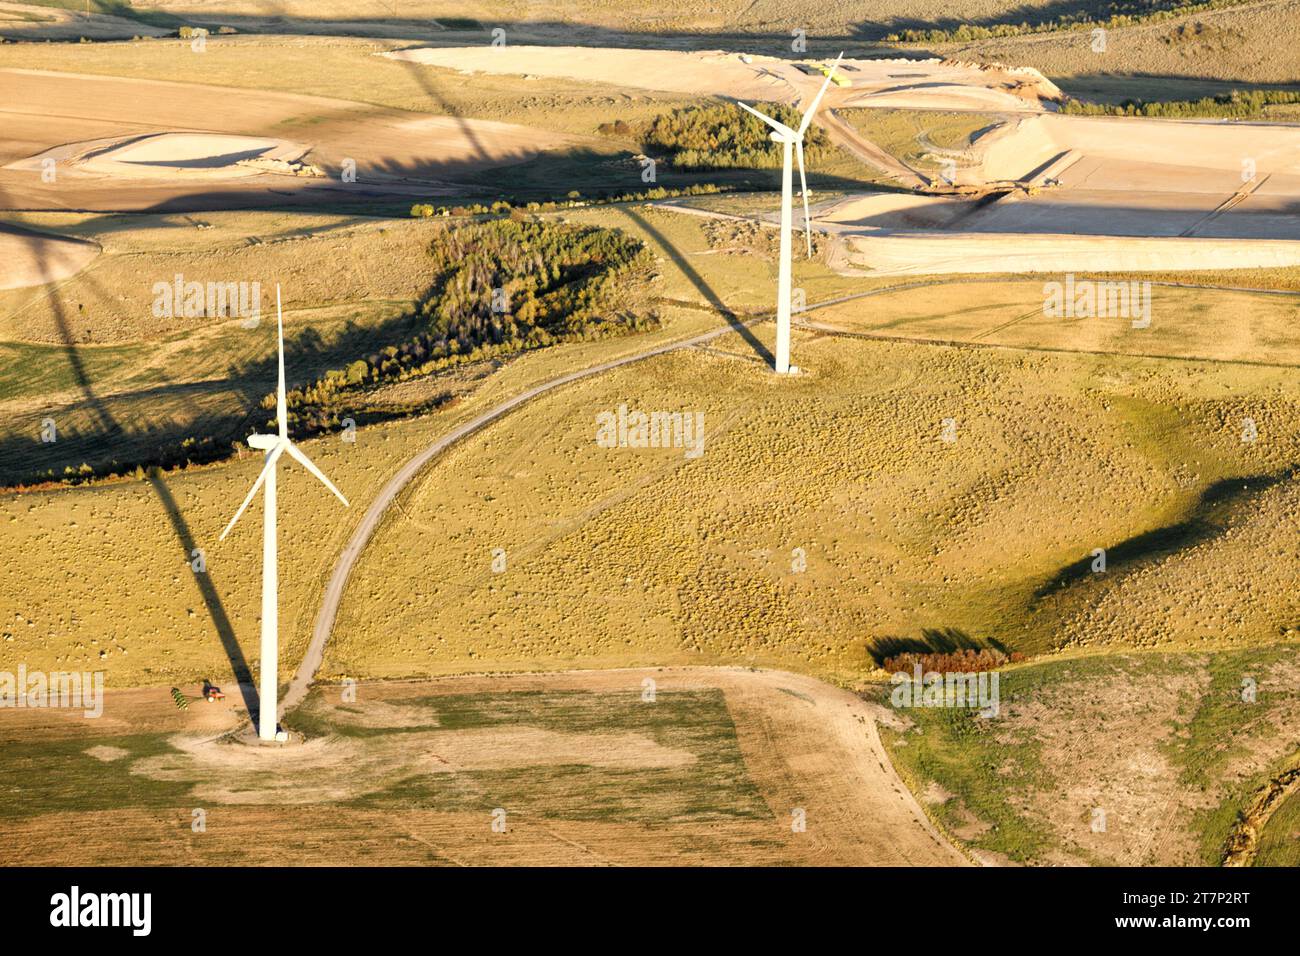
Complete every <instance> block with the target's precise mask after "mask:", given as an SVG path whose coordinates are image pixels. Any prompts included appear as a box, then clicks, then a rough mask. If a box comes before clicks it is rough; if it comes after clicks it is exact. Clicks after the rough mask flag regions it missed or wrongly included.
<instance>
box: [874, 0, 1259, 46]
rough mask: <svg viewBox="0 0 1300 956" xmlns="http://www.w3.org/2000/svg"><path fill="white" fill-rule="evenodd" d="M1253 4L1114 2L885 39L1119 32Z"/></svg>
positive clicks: (1236, 0) (1231, 0) (1222, 0)
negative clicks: (1035, 18) (1047, 15)
mask: <svg viewBox="0 0 1300 956" xmlns="http://www.w3.org/2000/svg"><path fill="white" fill-rule="evenodd" d="M1247 2H1249V0H1196V2H1192V3H1188V2H1186V0H1155V2H1150V0H1113V2H1111V3H1107V4H1104V5H1103V6H1102V7H1101V8H1100V9H1092V10H1079V11H1075V12H1072V13H1063V14H1061V15H1059V16H1056V17H1052V18H1051V19H1048V20H1040V21H1038V22H1036V23H1029V22H1023V21H1022V22H1021V23H993V24H988V25H979V24H973V23H963V24H961V25H960V26H956V27H948V28H931V29H914V30H899V31H897V32H894V33H889V34H886V35H885V39H886V40H887V41H889V42H891V43H967V42H970V41H972V40H992V39H997V38H1000V37H1014V36H1023V35H1024V34H1028V33H1056V32H1058V31H1060V30H1085V29H1089V28H1096V27H1103V28H1105V29H1109V30H1116V29H1120V28H1122V27H1133V26H1139V25H1141V24H1144V23H1158V22H1159V21H1161V20H1171V19H1174V18H1175V17H1183V16H1188V15H1189V14H1194V13H1205V12H1208V11H1210V10H1223V9H1226V8H1228V7H1237V6H1241V5H1243V4H1245V3H1247Z"/></svg>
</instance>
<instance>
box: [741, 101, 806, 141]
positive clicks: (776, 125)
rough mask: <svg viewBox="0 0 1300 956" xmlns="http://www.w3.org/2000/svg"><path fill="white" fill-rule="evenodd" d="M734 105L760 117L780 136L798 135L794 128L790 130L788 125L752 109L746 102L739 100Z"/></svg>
mask: <svg viewBox="0 0 1300 956" xmlns="http://www.w3.org/2000/svg"><path fill="white" fill-rule="evenodd" d="M736 105H737V106H739V107H740V108H741V109H742V110H748V111H749V112H751V113H753V114H754V115H755V116H757V117H758V118H759V119H761V120H762V121H763V122H764V123H766V124H767V125H768V126H770V127H772V129H774V130H776V131H777V132H778V133H780V134H781V135H782V136H788V137H790V138H791V139H795V138H796V136H797V135H798V134H796V133H795V131H794V130H792V129H791V128H790V127H788V126H786V125H785V124H784V123H781V122H778V121H777V120H774V119H772V117H770V116H767V115H765V114H763V113H760V112H759V111H758V110H756V109H754V107H752V106H747V105H746V104H744V103H740V102H737V104H736Z"/></svg>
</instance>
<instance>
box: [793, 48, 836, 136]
mask: <svg viewBox="0 0 1300 956" xmlns="http://www.w3.org/2000/svg"><path fill="white" fill-rule="evenodd" d="M842 59H844V54H843V53H840V55H839V56H837V57H836V58H835V62H834V63H832V64H831V68H830V69H829V70H827V71H826V79H824V80H822V88H821V89H820V90H818V91H817V95H816V96H815V97H813V101H812V103H810V104H809V106H808V112H806V113H804V114H803V122H802V123H800V124H799V135H800V136H803V134H804V133H806V132H808V127H809V125H810V124H811V123H812V118H813V114H814V113H816V112H817V106H818V104H820V103H821V101H822V97H823V96H824V95H825V94H826V88H827V87H828V86H830V85H831V80H833V79H834V78H835V68H836V67H838V66H839V65H840V60H842Z"/></svg>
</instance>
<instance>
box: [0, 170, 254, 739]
mask: <svg viewBox="0 0 1300 956" xmlns="http://www.w3.org/2000/svg"><path fill="white" fill-rule="evenodd" d="M4 198H5V197H4V195H3V191H0V201H2V200H3V199H4ZM33 253H34V255H35V257H36V258H37V259H38V261H40V262H41V263H42V266H41V274H42V276H49V274H50V272H49V268H48V263H47V262H46V261H45V259H44V256H43V254H42V251H41V245H40V244H39V242H33ZM87 271H88V270H83V271H82V273H81V275H83V276H85V273H86V272H87ZM85 278H86V281H88V282H90V283H91V285H92V286H94V287H95V289H96V291H98V292H99V294H100V295H104V294H105V292H104V290H103V289H101V288H99V287H98V285H97V284H96V283H94V280H93V279H90V278H89V277H88V276H86V277H85ZM50 301H51V303H52V305H53V309H54V314H55V320H56V322H57V323H58V326H59V331H60V334H61V335H62V337H63V339H64V343H65V349H66V352H67V355H68V364H69V366H70V368H71V369H72V373H73V377H74V378H75V379H76V381H77V385H78V387H79V388H80V389H81V391H82V393H83V394H84V396H85V404H86V405H87V406H88V407H89V408H90V410H91V412H92V413H93V415H94V417H95V421H96V422H97V425H98V427H99V429H100V430H101V432H102V434H101V436H100V437H101V438H102V437H104V436H107V435H114V434H120V433H121V432H122V427H121V425H120V424H119V423H118V421H117V420H116V419H115V418H114V416H113V414H112V412H111V411H110V410H109V409H108V407H107V406H106V405H105V404H104V403H103V401H102V400H101V399H100V398H99V396H98V395H97V394H96V393H95V390H94V387H93V385H92V384H91V381H90V377H89V375H88V374H87V372H86V369H85V367H84V365H83V363H82V361H81V357H80V355H79V354H78V351H77V348H76V346H75V345H74V344H73V342H72V330H71V327H70V324H69V322H68V317H67V314H66V310H65V306H64V303H63V300H62V299H61V298H60V296H59V289H58V287H57V286H53V287H52V288H51V291H50ZM3 444H7V445H11V446H13V445H19V444H25V443H24V442H22V440H21V438H20V437H19V436H16V435H15V436H11V438H10V439H9V440H8V441H6V442H4V443H3ZM53 444H57V442H55V443H53ZM13 450H17V449H13ZM0 460H2V461H9V460H12V455H11V454H10V450H8V449H0ZM149 482H150V485H151V486H152V488H153V490H154V492H155V493H156V494H157V495H158V500H159V502H160V503H161V504H162V506H163V509H164V510H165V511H166V513H167V517H168V519H169V520H170V522H171V525H172V530H173V531H174V532H175V534H176V537H177V539H178V542H179V544H180V546H181V549H182V554H183V557H184V560H185V562H186V563H189V562H190V560H191V558H192V552H193V551H194V549H195V542H194V536H193V534H192V533H191V531H190V528H189V524H188V522H186V520H185V517H184V515H183V514H182V512H181V510H180V508H179V506H178V505H177V504H176V500H175V498H174V497H173V496H172V494H171V491H170V489H168V487H167V485H166V483H165V482H164V481H163V479H162V477H161V475H160V474H158V473H157V472H151V474H150V477H149ZM194 580H195V584H196V586H197V587H198V589H199V593H200V594H201V596H202V597H203V603H204V607H205V608H206V609H207V612H208V616H209V617H210V618H211V620H212V624H213V627H214V628H215V629H216V631H217V635H218V637H219V638H220V640H221V644H222V647H223V649H224V650H225V652H226V656H227V657H228V658H229V659H230V666H231V671H232V673H233V674H234V676H235V679H236V682H237V683H238V684H239V689H240V692H241V694H242V695H243V698H244V703H245V706H246V707H247V708H248V713H249V715H250V717H251V716H253V715H255V714H256V713H257V709H258V703H257V694H256V691H255V690H254V689H253V686H252V676H251V673H250V671H249V667H248V662H247V660H246V659H245V657H244V653H243V651H242V649H241V648H240V646H239V641H238V640H237V639H236V637H235V632H234V628H233V627H232V626H231V624H230V618H229V616H228V615H227V614H226V611H225V607H224V606H223V605H222V603H221V598H220V596H219V595H218V594H217V592H216V588H215V587H213V585H212V581H211V579H210V578H209V577H208V575H207V573H206V572H205V573H196V574H195V575H194Z"/></svg>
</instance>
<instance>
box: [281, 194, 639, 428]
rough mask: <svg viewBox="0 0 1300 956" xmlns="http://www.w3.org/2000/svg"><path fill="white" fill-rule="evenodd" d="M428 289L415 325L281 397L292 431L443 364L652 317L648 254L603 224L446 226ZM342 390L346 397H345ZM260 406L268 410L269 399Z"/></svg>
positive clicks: (335, 420) (435, 244) (434, 246)
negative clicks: (401, 338) (398, 338)
mask: <svg viewBox="0 0 1300 956" xmlns="http://www.w3.org/2000/svg"><path fill="white" fill-rule="evenodd" d="M429 256H430V260H431V273H432V276H433V282H432V287H431V289H430V292H429V294H428V295H427V296H426V297H425V299H424V301H423V302H422V303H421V305H420V307H419V310H418V316H419V319H418V328H419V331H418V332H417V333H416V334H415V335H414V336H413V337H411V338H410V339H408V340H407V341H405V342H403V343H401V344H399V345H389V346H386V347H385V348H383V349H381V350H380V351H378V352H374V353H371V354H370V355H368V356H366V357H364V358H357V359H356V360H354V361H353V362H351V363H350V364H348V365H347V366H346V367H344V368H341V369H331V370H330V371H328V372H326V373H325V375H324V376H322V377H321V378H320V379H318V380H317V381H316V382H314V383H312V384H311V385H308V386H306V387H304V388H300V389H294V390H293V391H291V392H290V393H289V395H288V406H289V421H290V426H291V427H293V428H294V429H295V431H296V432H298V433H303V432H308V433H310V432H316V431H320V430H322V429H327V428H334V427H337V426H338V424H339V412H340V409H341V408H347V409H348V410H351V411H355V410H356V409H357V408H358V402H357V401H356V400H355V398H356V393H357V392H359V391H364V390H366V389H371V388H375V387H378V386H381V385H388V384H392V383H396V382H403V381H407V380H409V379H412V378H417V377H420V376H425V375H429V374H431V373H433V372H437V371H440V370H442V369H445V368H448V367H451V366H454V365H460V364H465V363H467V362H478V361H482V360H484V359H498V358H502V357H505V356H508V355H512V354H515V353H518V352H523V351H527V350H530V349H537V348H544V347H546V346H548V345H553V344H556V343H559V342H567V341H579V340H583V341H585V340H590V339H596V338H604V337H606V336H610V335H619V334H623V333H626V332H630V331H638V330H642V329H646V328H649V327H651V326H652V325H653V324H654V323H655V318H654V315H653V312H652V311H651V309H650V300H649V281H648V280H649V278H650V270H651V257H650V254H649V252H648V251H647V250H646V249H645V247H644V245H643V244H642V243H641V242H640V241H638V240H636V239H634V238H632V237H630V236H628V235H626V234H625V233H622V232H619V231H617V230H612V229H601V228H596V227H589V226H588V227H584V226H568V225H563V224H557V223H546V222H523V221H518V220H515V219H497V220H491V221H488V222H474V223H459V224H456V225H452V226H449V227H448V228H447V229H446V230H444V231H443V232H442V233H440V234H439V235H438V236H437V237H436V238H435V239H434V240H433V241H432V242H431V243H430V245H429ZM345 396H346V401H344V397H345ZM262 407H263V408H266V409H268V410H272V409H274V408H275V396H274V394H269V395H267V397H266V398H265V399H263V402H262Z"/></svg>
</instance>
